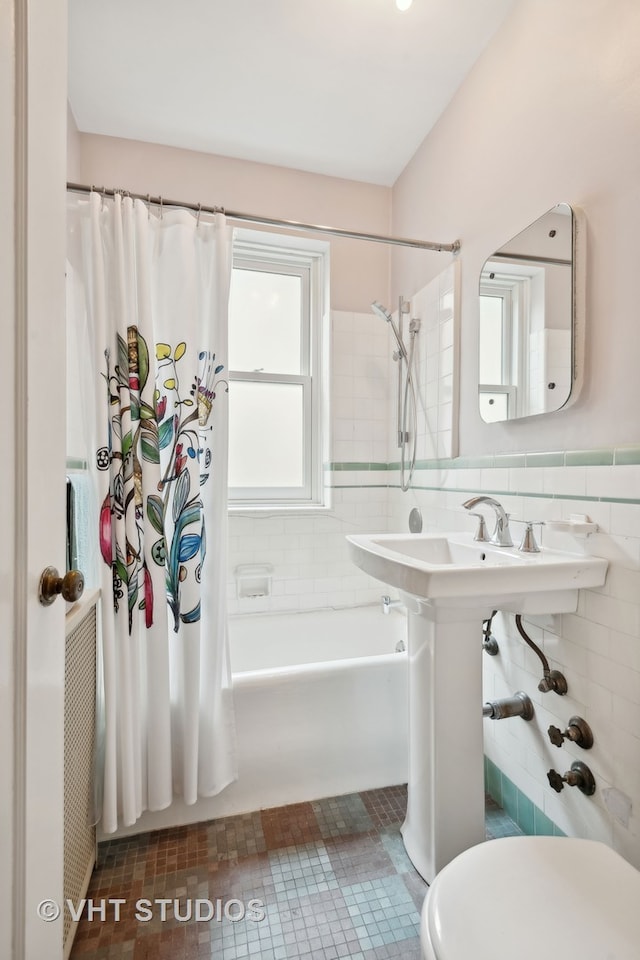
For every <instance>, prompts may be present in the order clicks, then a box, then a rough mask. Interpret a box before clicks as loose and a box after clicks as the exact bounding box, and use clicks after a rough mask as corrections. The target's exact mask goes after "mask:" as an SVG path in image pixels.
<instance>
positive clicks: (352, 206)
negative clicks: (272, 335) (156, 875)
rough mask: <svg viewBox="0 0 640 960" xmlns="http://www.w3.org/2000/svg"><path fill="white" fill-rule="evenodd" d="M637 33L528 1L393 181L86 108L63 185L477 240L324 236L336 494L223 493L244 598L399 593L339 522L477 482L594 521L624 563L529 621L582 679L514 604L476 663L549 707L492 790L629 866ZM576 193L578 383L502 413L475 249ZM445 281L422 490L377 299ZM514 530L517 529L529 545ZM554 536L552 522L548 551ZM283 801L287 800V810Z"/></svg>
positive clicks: (521, 509) (633, 833)
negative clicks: (309, 165)
mask: <svg viewBox="0 0 640 960" xmlns="http://www.w3.org/2000/svg"><path fill="white" fill-rule="evenodd" d="M414 2H417V0H414ZM408 13H410V11H407V14H408ZM639 28H640V21H639V17H638V13H637V12H636V11H635V10H634V9H632V6H631V4H629V3H626V2H623V0H617V2H616V3H611V2H609V3H606V4H605V3H603V2H596V0H589V2H588V3H584V2H582V3H578V2H576V0H570V2H565V3H563V4H557V3H555V4H554V3H551V2H546V0H542V2H540V0H536V2H533V0H523V2H520V3H517V4H515V5H514V6H513V8H512V9H511V11H510V12H509V14H508V16H507V17H506V18H505V21H504V23H503V24H502V25H501V27H500V29H499V30H498V31H497V32H496V34H495V35H494V36H493V38H492V39H491V41H490V42H489V44H488V45H487V47H486V50H485V51H484V53H483V54H482V56H481V57H480V58H479V59H478V61H477V62H476V63H475V64H474V66H473V67H472V69H471V71H470V72H469V74H468V76H467V77H466V79H465V80H464V82H463V83H462V85H461V86H460V87H459V89H458V91H457V92H456V94H455V96H454V98H453V99H452V101H451V102H450V103H449V105H448V107H447V109H446V110H445V112H444V113H443V115H442V117H441V118H440V120H439V121H438V122H437V124H436V125H435V127H434V128H433V130H432V131H431V133H430V134H429V135H428V137H427V138H426V139H425V140H424V142H422V143H421V144H420V145H419V146H418V148H417V150H416V152H415V154H414V156H413V157H412V159H411V160H410V161H409V163H408V164H407V165H406V167H405V168H404V170H403V171H402V173H401V174H400V176H399V177H398V179H397V180H396V181H395V182H394V183H393V185H392V186H379V185H375V184H372V183H366V182H362V181H358V180H356V179H339V178H332V177H328V176H324V175H319V174H313V173H303V172H301V171H297V172H296V174H295V176H292V175H291V171H288V170H287V169H283V168H281V167H276V166H269V165H267V164H258V165H256V164H255V163H249V162H246V161H234V160H230V159H228V158H225V157H220V156H207V155H205V154H204V153H197V152H191V151H184V150H181V149H179V148H177V147H163V146H157V145H152V144H149V143H143V142H141V141H134V140H124V139H116V138H109V137H103V136H100V135H97V134H92V133H80V132H78V130H77V129H75V128H74V125H73V122H72V120H70V122H69V131H68V145H69V152H68V166H67V179H68V180H71V181H74V182H79V183H86V184H103V183H106V184H117V185H122V187H123V188H126V189H128V190H130V191H132V192H139V193H141V194H143V195H146V194H148V193H151V194H158V195H164V196H175V197H179V198H184V199H193V200H194V201H195V202H198V201H201V202H202V203H211V204H214V203H217V202H224V203H225V205H227V206H228V207H229V208H230V209H232V208H237V209H240V210H242V209H247V210H252V211H256V210H264V213H265V214H269V213H272V212H275V215H276V216H280V217H283V218H290V219H295V220H300V221H306V222H310V223H330V224H334V223H335V224H344V225H345V226H350V225H356V226H357V228H358V229H359V230H362V231H366V232H371V233H378V234H393V235H395V236H401V237H417V238H425V239H434V240H441V241H452V240H455V239H459V240H460V241H461V250H460V253H459V254H458V255H457V256H456V257H452V256H451V255H450V254H447V253H435V252H433V253H432V252H424V251H418V250H416V251H413V250H407V249H405V248H401V247H397V248H396V247H386V246H383V245H376V244H364V243H357V242H355V241H350V240H347V239H341V238H340V239H332V240H331V344H332V354H331V364H330V376H331V394H330V397H331V408H332V419H331V429H330V434H331V447H330V449H329V451H328V455H327V457H326V459H325V464H326V469H325V471H324V481H325V483H326V486H327V487H328V488H329V490H330V497H331V506H330V509H329V510H328V511H327V512H325V513H324V514H320V513H319V514H318V515H315V516H309V515H304V514H302V515H301V512H298V513H296V514H295V515H291V516H288V517H282V518H281V517H274V516H273V515H272V514H271V513H269V516H261V515H259V514H257V513H256V512H255V511H254V512H253V514H251V515H247V514H242V512H241V511H239V510H234V509H232V510H231V512H230V518H229V570H228V603H229V612H230V614H231V615H232V616H234V615H235V616H239V617H243V616H246V615H248V616H253V615H254V614H258V613H264V615H265V617H264V619H265V622H267V621H268V620H269V618H274V619H275V617H276V616H280V615H282V614H291V616H292V617H293V616H296V617H298V616H304V613H300V611H308V610H317V609H322V608H342V607H347V608H351V607H358V606H369V607H371V608H372V609H373V608H374V607H375V608H376V609H377V608H378V605H379V604H380V597H381V595H382V594H385V593H389V590H388V588H386V587H385V586H384V585H383V584H379V583H376V582H374V581H372V580H370V579H368V578H367V577H365V576H364V575H362V574H361V573H359V571H358V570H357V569H356V568H355V567H354V566H353V564H352V563H351V561H350V559H349V555H348V553H347V547H346V541H345V536H346V535H348V534H352V533H357V532H363V533H365V532H385V531H406V530H407V529H408V517H409V513H410V511H411V510H412V509H413V508H414V507H417V508H419V510H420V512H421V514H422V519H423V524H424V529H425V530H429V531H436V530H470V529H473V521H472V519H471V518H470V517H468V516H467V515H466V513H465V511H464V510H463V509H462V506H461V504H462V502H463V501H464V500H466V499H468V498H469V497H470V496H472V495H474V494H480V493H484V494H487V495H490V496H494V497H496V498H497V499H499V500H500V502H501V503H503V505H504V507H505V509H506V510H507V512H509V513H510V514H511V515H512V517H513V519H514V520H533V521H545V522H549V521H561V520H567V519H568V518H569V517H570V516H571V515H573V514H580V515H586V516H588V517H589V518H590V520H591V521H593V522H594V523H596V524H597V525H598V530H597V532H595V533H593V534H591V535H590V537H589V539H588V544H589V550H590V551H592V552H593V554H594V555H597V556H600V557H605V558H606V559H607V560H608V561H609V569H608V574H607V580H606V583H605V585H604V587H602V588H596V589H594V590H588V591H582V592H581V594H580V598H579V602H578V608H577V610H576V612H575V613H570V614H561V615H554V616H552V617H545V618H542V617H540V618H533V619H532V620H527V623H526V626H527V629H528V631H529V633H530V635H531V636H532V637H533V639H534V640H535V641H536V642H537V643H538V644H539V645H540V646H541V647H542V648H543V649H544V651H545V653H546V655H547V657H548V658H549V660H550V661H551V664H552V666H553V667H554V668H556V669H559V670H561V671H562V672H563V673H564V674H565V676H566V677H567V681H568V685H569V692H568V694H567V695H566V696H565V697H562V698H561V697H557V696H556V695H555V694H553V693H547V694H541V693H540V692H539V691H538V683H539V681H540V664H539V661H538V659H537V658H536V657H535V655H534V654H533V653H532V652H531V651H530V649H528V648H527V647H526V645H524V644H523V642H522V639H521V638H520V637H519V635H518V632H517V630H516V628H515V625H514V620H513V617H512V616H510V615H504V616H503V615H499V616H497V617H496V618H495V620H494V622H493V625H492V627H493V633H494V635H495V636H496V639H497V641H498V645H499V651H500V652H499V656H498V657H495V658H491V657H488V656H485V657H484V661H483V666H484V673H485V677H484V690H483V699H485V700H488V699H494V698H497V697H503V696H508V695H510V694H512V693H513V692H514V691H515V690H524V691H526V692H527V693H528V694H529V696H531V698H532V699H533V701H534V706H535V711H536V715H535V719H534V722H533V723H531V724H525V723H523V722H521V721H520V720H509V721H506V722H498V723H493V722H492V721H489V720H487V721H485V723H484V734H485V745H484V749H485V757H486V761H485V763H486V776H487V789H488V791H489V793H490V794H491V795H492V796H493V798H494V799H495V801H496V802H497V803H498V804H499V805H500V806H502V807H503V808H504V809H505V811H506V812H507V813H508V814H509V815H510V816H511V817H512V819H513V820H514V821H515V822H516V823H517V824H518V825H519V827H520V828H521V829H522V831H523V832H524V833H527V834H554V833H563V834H567V835H568V836H573V837H584V838H589V839H594V840H601V841H604V842H605V843H606V844H607V845H608V846H610V847H612V848H613V849H614V850H616V851H618V852H619V853H620V854H621V855H622V856H623V857H624V858H625V859H626V860H628V861H629V863H631V864H632V865H633V866H635V867H636V868H640V823H639V821H638V813H637V810H638V803H640V768H639V766H638V740H639V738H640V654H639V653H638V649H639V647H638V640H639V639H640V594H639V591H638V585H639V583H640V497H639V496H638V489H639V485H638V480H640V438H639V437H638V434H637V431H636V430H635V429H634V425H635V417H636V411H637V409H638V399H639V398H638V396H637V393H638V390H639V389H640V388H639V386H638V378H637V375H636V366H637V364H636V352H637V347H638V341H639V337H638V334H637V332H636V324H635V306H636V300H637V296H636V290H635V288H634V285H633V283H632V282H631V280H632V278H633V276H634V275H636V272H637V271H636V270H635V269H634V268H635V262H632V261H633V260H634V256H635V246H636V245H635V244H634V242H633V241H634V237H635V231H634V228H633V226H632V224H633V222H635V219H637V215H638V212H639V211H638V206H639V204H640V191H639V190H638V187H637V183H636V180H637V169H638V159H639V158H640V133H639V132H638V126H637V123H636V120H635V118H636V116H637V111H638V106H639V104H638V100H639V94H638V89H639V88H638V75H637V63H638V54H639V53H640V51H639V49H638V47H639V46H640V41H639V40H638V37H639V36H640V29H639ZM212 184H215V185H216V188H215V190H213V188H212V186H211V185H212ZM267 201H268V203H267ZM561 201H563V202H567V203H569V204H571V205H572V206H575V207H576V208H579V209H581V210H582V213H583V216H584V231H585V232H584V237H585V240H586V243H585V248H586V256H585V263H584V267H585V270H584V278H583V279H584V303H583V318H582V319H583V323H584V338H585V353H584V369H583V378H584V383H583V386H582V389H581V392H580V395H579V397H578V399H577V400H576V402H575V404H573V405H572V406H570V407H568V408H567V409H563V410H560V411H558V412H555V413H550V414H545V415H543V416H540V417H534V418H531V419H524V420H518V421H515V422H505V423H486V422H484V421H483V420H482V418H481V417H480V415H479V412H478V374H477V364H478V333H477V329H478V280H479V276H480V271H481V268H482V265H483V263H484V261H485V260H486V258H487V257H488V256H489V255H490V254H491V253H492V252H493V251H494V250H496V249H497V248H499V247H500V246H501V245H502V244H503V243H505V242H506V241H507V240H509V239H510V238H511V237H513V236H515V235H516V234H517V233H518V232H519V231H520V230H522V229H523V228H524V227H525V226H526V225H527V224H529V223H532V222H533V221H535V220H536V219H537V218H538V217H539V216H541V215H542V214H543V213H544V212H545V211H547V210H549V209H550V208H551V207H553V206H554V205H555V204H556V203H558V202H561ZM627 253H628V254H629V256H628V257H627ZM627 259H628V260H629V266H628V267H626V266H625V264H626V261H627ZM448 270H449V273H447V271H448ZM443 275H444V279H443ZM380 278H383V280H382V282H381V281H380ZM433 283H436V284H442V285H443V287H442V289H441V291H440V292H441V293H442V294H444V295H445V296H446V295H447V294H448V293H450V294H453V298H452V300H453V303H454V312H453V314H452V316H451V319H452V320H453V321H454V323H456V324H458V325H459V327H458V330H457V334H456V336H455V337H452V339H451V341H450V348H449V349H450V350H451V354H450V357H451V362H452V368H451V369H452V371H455V389H454V390H453V391H452V394H451V400H450V402H447V401H445V402H444V403H443V404H442V405H440V404H436V415H437V416H438V417H440V420H439V421H438V422H439V423H440V424H445V428H444V429H443V430H440V429H439V428H437V429H436V433H440V437H439V443H440V444H441V446H440V447H437V446H436V447H435V449H434V448H433V447H431V448H429V443H433V433H432V432H431V433H430V434H429V436H427V431H426V427H425V432H424V434H423V435H422V436H421V437H420V444H421V446H420V448H419V452H418V461H417V466H416V469H415V471H414V474H413V478H412V481H411V485H410V488H409V489H408V490H407V491H402V490H401V489H400V484H399V470H398V468H397V460H398V452H397V448H396V446H395V429H396V427H395V379H394V378H395V364H394V362H393V360H392V358H391V353H392V350H393V344H392V342H391V338H390V333H389V330H388V329H386V328H385V327H384V325H383V324H382V322H381V321H380V320H379V319H378V318H376V317H375V316H374V315H373V314H372V312H371V309H370V304H371V302H372V301H373V300H376V299H379V300H380V301H382V302H384V303H385V304H386V305H387V306H388V307H389V308H390V309H391V310H392V311H394V310H395V309H396V304H397V302H398V297H400V296H404V297H405V298H407V299H408V300H409V301H410V302H411V310H412V315H415V316H417V317H419V318H420V319H421V320H422V321H423V322H424V323H425V324H427V323H428V322H429V321H428V317H427V311H428V309H429V304H430V302H431V301H430V300H429V297H428V296H427V295H426V294H424V295H423V296H422V297H420V296H419V294H420V292H421V291H425V290H426V289H433V288H432V287H431V286H430V285H431V284H433ZM448 319H449V317H448V316H447V318H445V319H443V322H446V320H448ZM425 329H426V328H425ZM418 337H419V338H420V334H419V335H418ZM456 337H457V340H456ZM419 343H420V346H421V347H422V343H423V341H422V340H420V339H419ZM456 348H457V356H456V355H455V353H456ZM423 359H425V363H426V358H423ZM451 376H452V381H451V382H452V383H453V376H454V374H453V372H452V374H451ZM432 426H433V424H432ZM447 426H448V429H447ZM519 530H520V528H519V527H515V525H514V540H515V541H516V543H517V542H518V541H517V536H518V531H519ZM536 536H540V534H539V528H536ZM549 536H550V531H548V530H547V529H545V528H542V534H541V539H542V542H543V544H544V543H547V542H548V537H549ZM285 555H286V564H285V559H284V557H285ZM247 565H251V566H252V565H259V566H262V567H264V566H265V565H266V567H267V568H268V569H267V570H266V572H264V573H263V576H264V578H265V582H266V583H267V586H266V587H265V588H264V591H262V590H260V591H257V592H258V593H263V595H262V596H255V595H254V596H242V595H241V593H242V591H241V589H240V588H239V580H238V572H237V571H238V568H243V567H246V566H247ZM392 599H395V595H394V596H393V597H392ZM379 620H380V621H382V620H383V614H382V613H380V617H379ZM384 622H387V623H389V622H390V623H393V624H396V623H398V622H402V613H401V612H400V610H399V609H398V608H393V609H392V610H391V611H390V613H389V616H388V617H385V618H384ZM480 640H481V637H480V636H479V642H480ZM571 715H578V716H582V717H586V718H587V719H588V722H589V724H590V725H591V727H592V729H593V731H594V738H595V743H594V746H593V748H592V750H591V751H590V753H589V759H588V763H589V767H590V768H591V770H592V772H593V774H594V776H595V778H596V781H597V790H596V793H595V794H594V796H592V797H589V798H587V797H584V796H583V795H582V794H581V793H580V792H579V791H577V790H570V789H564V790H563V791H562V792H561V793H556V792H555V791H554V790H552V789H550V786H549V784H548V781H547V771H548V770H549V768H551V767H553V768H555V769H557V770H559V771H560V772H564V770H565V769H567V766H568V764H570V762H571V761H572V760H573V759H575V758H576V756H577V752H576V751H575V750H568V749H566V748H562V750H557V748H555V747H554V746H552V745H550V744H549V741H548V738H547V736H546V730H547V727H548V726H549V725H550V724H555V725H556V726H558V727H560V728H561V729H564V728H565V727H566V725H567V721H568V718H569V717H570V716H571ZM563 762H564V763H565V764H567V766H563V765H562V764H563ZM394 775H395V771H394ZM384 777H385V773H384V771H383V772H381V773H380V778H381V779H380V780H378V781H377V782H371V783H368V784H366V783H362V784H358V783H357V782H354V783H351V784H349V785H347V786H346V789H345V791H344V792H356V791H359V790H366V789H369V788H375V787H383V786H392V785H394V782H395V783H397V782H400V781H398V780H394V781H393V782H392V781H391V780H389V781H388V782H387V783H385V782H384ZM338 792H339V791H338V790H337V789H336V788H335V787H332V788H331V789H330V790H329V792H328V793H324V794H322V795H319V794H317V793H315V795H308V796H304V795H297V796H295V798H294V802H296V803H297V802H307V801H315V800H316V799H318V798H319V797H320V796H337V795H338ZM223 797H224V793H223V794H222V795H221V797H220V799H219V800H216V798H213V799H212V800H211V801H207V804H209V807H208V809H207V810H206V811H205V812H203V814H202V816H201V815H198V816H197V817H195V818H194V819H208V818H210V817H215V816H227V815H231V814H232V813H233V812H239V811H232V810H231V809H225V807H224V801H223ZM284 802H286V800H284V799H282V798H274V800H273V805H277V804H280V803H284ZM216 803H218V804H219V805H218V807H217V809H216ZM220 804H222V805H221V806H220ZM253 809H258V808H257V807H255V808H253ZM242 812H243V813H246V812H247V811H246V809H245V810H243V811H242ZM145 816H148V817H149V818H151V819H150V820H148V821H145V822H147V826H144V827H143V829H156V828H157V827H161V826H168V825H170V822H171V821H167V820H165V821H164V823H162V822H159V821H158V820H157V819H153V817H154V816H156V817H157V815H151V814H149V815H145ZM172 816H173V817H174V819H173V821H172V822H173V823H174V824H175V823H186V822H188V818H189V819H190V817H189V815H188V814H187V813H184V812H182V813H177V814H176V810H174V811H173V812H172ZM43 896H46V892H45V893H44V894H43ZM7 956H9V954H7Z"/></svg>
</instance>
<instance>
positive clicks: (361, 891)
mask: <svg viewBox="0 0 640 960" xmlns="http://www.w3.org/2000/svg"><path fill="white" fill-rule="evenodd" d="M342 895H343V896H344V899H345V903H346V904H347V907H348V908H349V914H350V916H351V919H352V921H353V924H354V926H355V929H356V933H357V934H358V939H359V941H360V945H361V947H362V949H363V950H370V949H374V948H377V947H381V946H384V945H386V944H388V943H397V942H398V941H400V940H407V939H409V938H412V937H417V936H418V935H419V932H420V917H419V915H418V913H417V911H416V907H415V904H414V902H413V899H412V897H411V895H410V893H409V891H408V890H407V888H406V886H405V884H404V882H403V880H402V877H399V876H397V875H396V876H393V877H382V878H381V879H379V880H366V881H365V882H364V883H357V884H353V885H352V886H349V887H343V888H342Z"/></svg>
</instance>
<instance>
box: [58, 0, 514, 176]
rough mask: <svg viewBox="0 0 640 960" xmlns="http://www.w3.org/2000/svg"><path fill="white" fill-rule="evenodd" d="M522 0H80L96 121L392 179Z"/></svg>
mask: <svg viewBox="0 0 640 960" xmlns="http://www.w3.org/2000/svg"><path fill="white" fill-rule="evenodd" d="M516 2H517V0H414V2H413V6H412V7H411V8H410V9H409V10H408V11H407V12H405V13H401V12H399V11H398V10H397V9H396V6H395V2H394V0H69V100H70V103H71V109H72V111H73V114H74V117H75V119H76V123H77V125H78V128H79V130H80V131H82V132H86V133H98V134H104V135H107V136H114V137H125V138H131V139H136V140H144V141H149V142H153V143H162V144H167V145H169V146H178V147H185V148H187V149H191V150H200V151H204V152H206V153H216V154H221V155H223V156H229V157H237V158H241V159H245V160H255V161H258V162H260V163H270V164H278V165H281V166H285V167H292V168H295V169H300V170H307V171H311V172H314V173H322V174H329V175H331V176H337V177H346V178H349V179H353V180H363V181H367V182H371V183H377V184H382V185H387V186H389V185H391V184H393V183H394V182H395V180H396V178H397V177H398V175H399V174H400V173H401V171H402V170H403V168H404V167H405V166H406V164H407V163H408V161H409V160H410V159H411V157H412V156H413V154H414V153H415V151H416V149H417V147H418V146H419V145H420V143H421V142H422V140H423V139H424V137H425V136H426V134H427V133H428V132H429V130H430V129H431V127H432V126H433V124H434V123H435V122H436V121H437V119H438V117H439V116H440V114H441V113H442V111H443V110H444V108H445V107H446V106H447V104H448V102H449V101H450V99H451V97H452V96H453V94H454V93H455V91H456V89H457V87H458V86H459V85H460V83H461V81H462V80H463V79H464V77H465V76H466V74H467V73H468V71H469V70H470V68H471V66H472V65H473V63H474V62H475V60H476V59H477V58H478V56H479V55H480V53H481V52H482V50H483V49H484V47H485V46H486V44H487V42H488V41H489V39H490V38H491V36H492V35H493V34H494V33H495V31H496V30H497V29H498V27H499V26H500V24H501V22H502V21H503V19H504V18H505V16H506V14H507V13H508V11H509V10H510V9H511V7H513V6H514V4H515V3H516Z"/></svg>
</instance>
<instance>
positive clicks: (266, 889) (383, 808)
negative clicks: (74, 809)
mask: <svg viewBox="0 0 640 960" xmlns="http://www.w3.org/2000/svg"><path fill="white" fill-rule="evenodd" d="M405 806H406V787H403V786H399V787H387V788H384V789H382V790H370V791H367V792H364V793H360V794H350V795H348V796H343V797H334V798H330V799H327V800H318V801H315V802H313V803H296V804H292V805H291V806H286V807H278V808H277V809H273V810H263V811H260V812H258V813H248V814H245V815H243V816H235V817H226V818H224V819H221V820H215V821H211V822H209V823H199V824H194V825H192V826H186V827H177V828H174V829H171V830H163V831H157V832H154V833H145V834H140V835H138V836H136V837H130V838H126V839H122V840H111V841H109V842H107V843H105V844H101V846H100V855H99V865H98V868H97V869H96V871H95V872H94V875H93V878H92V880H91V886H90V889H89V891H88V893H87V898H88V901H89V902H90V903H92V904H93V908H94V916H93V919H89V918H88V917H87V910H86V908H85V913H84V914H83V918H82V920H81V921H80V925H79V928H78V932H77V935H76V939H75V943H74V946H73V950H72V953H71V960H88V958H94V960H152V958H153V960H204V958H207V960H241V958H245V957H246V958H249V960H289V958H304V960H334V958H339V957H351V958H358V960H387V958H393V957H402V958H403V960H418V958H419V956H420V952H419V940H418V934H419V923H420V908H421V905H422V901H423V899H424V894H425V890H426V886H427V885H426V884H425V883H424V881H423V880H422V879H421V877H420V876H419V875H418V874H417V873H416V871H415V870H414V869H413V867H412V865H411V863H410V862H409V860H408V858H407V855H406V853H405V851H404V847H403V845H402V840H401V837H400V825H401V823H402V820H403V817H404V811H405ZM486 824H487V837H488V838H491V837H496V836H504V835H509V834H514V833H519V832H520V831H519V829H518V827H516V826H515V824H514V823H513V822H512V821H511V820H510V819H509V818H508V817H507V816H506V814H504V813H503V811H502V810H501V809H500V808H499V807H497V806H496V805H495V803H493V801H491V800H490V799H487V808H486ZM114 900H123V901H125V902H124V903H123V904H121V905H120V906H119V907H118V906H117V905H116V904H114V903H113V901H114ZM110 901H111V902H110ZM139 901H143V903H139ZM162 901H167V903H163V902H162ZM252 901H253V903H252ZM256 901H257V903H256ZM117 910H119V919H118V920H117V921H116V919H115V916H116V911H117ZM163 911H164V916H163ZM211 914H213V916H211ZM103 917H104V919H103Z"/></svg>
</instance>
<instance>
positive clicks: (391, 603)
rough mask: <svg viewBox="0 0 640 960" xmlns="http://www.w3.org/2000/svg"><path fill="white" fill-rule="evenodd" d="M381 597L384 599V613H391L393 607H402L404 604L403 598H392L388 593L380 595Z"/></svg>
mask: <svg viewBox="0 0 640 960" xmlns="http://www.w3.org/2000/svg"><path fill="white" fill-rule="evenodd" d="M380 599H381V601H382V612H383V613H384V614H388V613H390V612H391V607H401V606H402V600H392V599H391V597H389V596H387V595H386V594H385V596H383V597H380Z"/></svg>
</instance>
